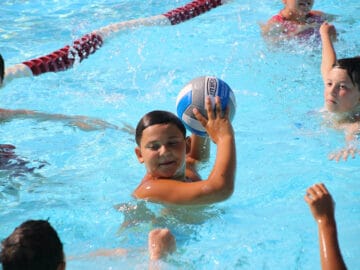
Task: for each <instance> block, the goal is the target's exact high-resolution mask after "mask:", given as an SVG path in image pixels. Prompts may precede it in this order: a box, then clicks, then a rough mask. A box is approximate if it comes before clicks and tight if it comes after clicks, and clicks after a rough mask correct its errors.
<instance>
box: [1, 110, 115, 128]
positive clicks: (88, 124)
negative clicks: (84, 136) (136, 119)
mask: <svg viewBox="0 0 360 270" xmlns="http://www.w3.org/2000/svg"><path fill="white" fill-rule="evenodd" d="M13 119H34V120H37V121H49V120H51V121H61V122H65V123H66V124H67V125H69V126H74V127H77V128H79V129H81V130H84V131H91V130H100V129H106V128H112V129H118V127H117V126H115V125H113V124H110V123H108V122H106V121H103V120H101V119H97V118H90V117H86V116H81V115H76V116H67V115H63V114H49V113H42V112H37V111H32V110H6V109H0V120H1V121H10V120H13Z"/></svg>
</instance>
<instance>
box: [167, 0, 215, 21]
mask: <svg viewBox="0 0 360 270" xmlns="http://www.w3.org/2000/svg"><path fill="white" fill-rule="evenodd" d="M220 5H222V1H221V0H195V1H192V2H191V3H189V4H186V5H185V6H183V7H179V8H177V9H173V10H171V11H169V12H167V13H164V14H163V15H164V16H165V17H166V18H168V19H169V21H170V23H171V24H172V25H174V24H178V23H181V22H183V21H186V20H189V19H191V18H194V17H196V16H198V15H200V14H202V13H205V12H206V11H209V10H210V9H212V8H215V7H217V6H220Z"/></svg>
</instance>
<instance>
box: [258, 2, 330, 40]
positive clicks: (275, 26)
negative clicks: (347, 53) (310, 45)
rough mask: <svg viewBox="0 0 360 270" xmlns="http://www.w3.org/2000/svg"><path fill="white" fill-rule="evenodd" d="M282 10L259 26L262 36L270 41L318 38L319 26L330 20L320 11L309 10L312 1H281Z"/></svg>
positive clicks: (312, 3)
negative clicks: (282, 4)
mask: <svg viewBox="0 0 360 270" xmlns="http://www.w3.org/2000/svg"><path fill="white" fill-rule="evenodd" d="M283 3H284V5H285V6H284V8H283V9H282V10H281V11H280V12H279V14H277V15H275V16H273V17H272V18H271V19H270V20H269V21H268V22H267V23H266V24H265V25H263V26H261V28H262V34H263V36H264V37H265V38H266V39H268V40H270V41H275V42H276V41H282V40H288V39H293V38H296V39H300V40H302V39H308V38H309V37H312V36H315V37H318V36H319V28H320V25H321V24H322V23H323V22H324V21H325V20H328V19H330V17H329V16H328V15H326V14H325V13H323V12H321V11H317V10H311V9H312V7H313V5H314V0H283Z"/></svg>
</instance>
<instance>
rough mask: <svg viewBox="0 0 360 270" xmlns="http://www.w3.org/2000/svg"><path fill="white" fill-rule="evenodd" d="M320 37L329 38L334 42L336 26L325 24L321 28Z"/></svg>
mask: <svg viewBox="0 0 360 270" xmlns="http://www.w3.org/2000/svg"><path fill="white" fill-rule="evenodd" d="M319 31H320V35H321V36H322V37H324V36H329V37H330V38H331V39H332V40H336V35H337V34H336V29H335V26H334V25H332V24H328V23H327V22H324V23H323V24H322V25H321V26H320V30H319Z"/></svg>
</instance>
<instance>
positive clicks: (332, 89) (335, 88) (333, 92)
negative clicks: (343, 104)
mask: <svg viewBox="0 0 360 270" xmlns="http://www.w3.org/2000/svg"><path fill="white" fill-rule="evenodd" d="M330 94H331V95H332V96H337V94H338V87H336V86H335V85H333V86H331V88H330Z"/></svg>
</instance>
